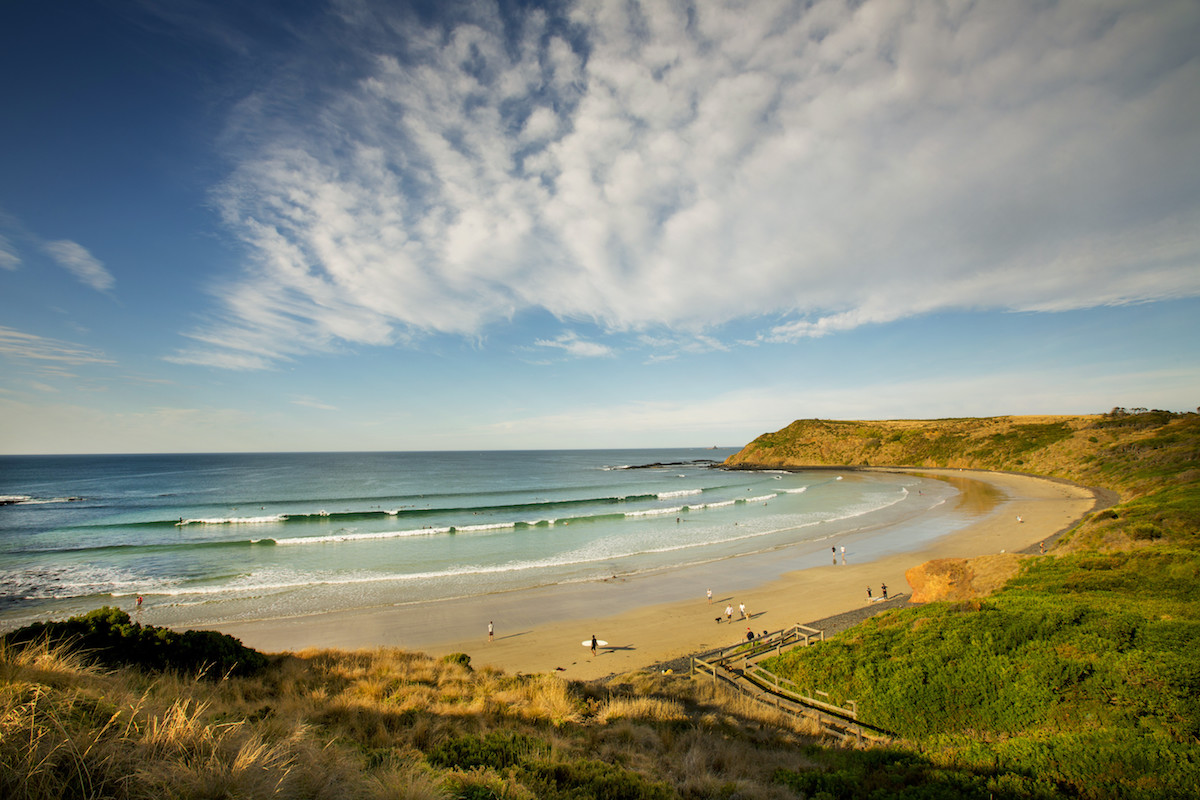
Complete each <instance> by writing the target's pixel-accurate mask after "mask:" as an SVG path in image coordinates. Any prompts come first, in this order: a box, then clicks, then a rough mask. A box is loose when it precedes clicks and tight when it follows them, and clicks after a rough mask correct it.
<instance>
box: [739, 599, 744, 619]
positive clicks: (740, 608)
mask: <svg viewBox="0 0 1200 800" xmlns="http://www.w3.org/2000/svg"><path fill="white" fill-rule="evenodd" d="M738 611H740V612H742V619H745V618H746V604H745V603H738Z"/></svg>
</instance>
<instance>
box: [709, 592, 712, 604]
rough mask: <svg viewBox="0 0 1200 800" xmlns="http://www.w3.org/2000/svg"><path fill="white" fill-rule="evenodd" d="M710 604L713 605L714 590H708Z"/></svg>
mask: <svg viewBox="0 0 1200 800" xmlns="http://www.w3.org/2000/svg"><path fill="white" fill-rule="evenodd" d="M708 604H709V605H710V606H711V605H712V589H709V590H708Z"/></svg>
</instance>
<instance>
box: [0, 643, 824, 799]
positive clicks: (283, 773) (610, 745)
mask: <svg viewBox="0 0 1200 800" xmlns="http://www.w3.org/2000/svg"><path fill="white" fill-rule="evenodd" d="M0 687H2V689H0V797H5V798H12V799H13V800H43V799H45V800H49V799H50V798H54V799H55V800H59V799H60V798H66V799H67V800H70V799H71V798H130V799H131V800H133V799H137V798H147V799H148V800H150V799H152V800H160V798H164V797H170V798H226V797H228V798H331V799H332V798H336V799H337V800H345V799H348V798H349V799H353V798H380V799H382V798H389V799H391V800H401V799H404V798H407V799H409V800H433V799H434V798H515V799H517V800H533V798H549V799H550V800H559V799H562V800H566V799H568V798H569V799H570V800H576V799H577V798H606V799H608V800H625V799H629V800H633V799H634V798H647V799H648V800H657V799H658V798H664V799H665V798H707V797H727V798H733V797H742V798H765V799H768V800H785V799H786V798H794V797H795V795H794V793H792V792H791V790H789V789H788V788H787V787H786V786H785V785H783V784H780V783H777V782H775V781H774V780H773V778H772V776H773V775H775V774H776V772H777V771H780V770H783V771H792V772H802V771H804V770H806V769H807V768H808V767H809V766H811V764H812V763H813V762H812V760H811V758H810V757H809V756H808V755H807V753H808V751H807V750H806V749H805V745H806V744H809V743H812V742H814V741H816V740H815V739H814V738H813V736H811V735H810V734H809V733H808V732H807V731H806V730H804V729H803V728H798V727H796V723H795V721H794V720H792V719H790V718H788V717H785V716H782V715H780V714H778V713H776V712H773V711H770V710H768V709H765V708H762V707H759V706H757V705H752V704H749V703H748V702H747V703H745V704H742V703H739V702H737V701H731V700H729V699H728V698H726V697H725V696H723V695H722V694H721V693H720V692H719V690H717V689H714V688H713V687H711V686H709V685H708V684H705V683H701V682H693V681H691V680H689V679H688V678H687V677H680V676H663V675H634V676H629V677H627V678H624V679H621V680H616V681H612V682H609V683H608V684H605V685H589V684H582V683H568V682H567V681H564V680H561V679H559V678H556V677H553V676H545V675H533V676H509V675H505V674H503V673H500V672H497V671H493V670H490V669H476V670H472V669H471V668H470V666H469V665H467V664H463V663H461V661H455V660H434V659H432V658H429V657H426V656H423V655H420V654H415V653H406V652H402V651H398V650H390V649H380V650H376V651H370V652H366V651H360V652H338V651H305V652H301V653H298V654H293V655H286V656H279V657H273V658H272V659H271V661H270V663H269V664H268V665H267V666H266V667H265V668H264V669H263V670H261V671H260V672H259V673H258V674H256V675H254V676H248V677H228V678H225V679H223V680H219V681H211V680H203V679H197V678H195V677H187V676H185V675H183V674H182V673H179V672H166V673H161V672H160V673H154V674H149V673H146V672H144V671H141V670H137V669H133V668H129V667H121V668H118V669H115V670H112V671H107V672H106V671H101V670H100V668H98V667H97V666H95V665H94V664H93V663H89V662H87V661H85V660H84V659H83V658H81V657H80V656H79V655H78V653H77V652H76V651H74V650H72V649H70V648H68V647H64V646H57V647H55V646H49V645H47V644H46V643H45V641H44V640H43V641H41V642H40V643H33V644H29V645H27V646H20V647H18V646H0Z"/></svg>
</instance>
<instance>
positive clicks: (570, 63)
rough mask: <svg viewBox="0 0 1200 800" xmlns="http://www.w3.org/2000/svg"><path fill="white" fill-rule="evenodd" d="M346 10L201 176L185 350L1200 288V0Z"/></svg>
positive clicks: (1058, 306)
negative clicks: (354, 73) (432, 18)
mask: <svg viewBox="0 0 1200 800" xmlns="http://www.w3.org/2000/svg"><path fill="white" fill-rule="evenodd" d="M352 7H353V8H357V9H359V11H364V10H366V9H370V10H372V11H374V12H375V13H373V14H371V13H355V14H352V13H350V12H349V11H348V10H347V9H350V8H352ZM343 11H344V12H345V13H344V15H343V17H342V22H343V24H345V25H347V26H349V29H348V30H345V31H342V32H341V35H340V36H339V37H338V41H350V42H357V43H360V49H358V50H355V51H346V52H340V53H339V55H340V56H343V57H344V60H345V61H346V63H353V64H357V65H359V66H361V74H362V77H361V78H359V79H357V80H356V81H355V82H354V83H352V84H350V85H338V84H334V83H332V82H331V81H332V80H333V79H332V78H329V77H328V75H330V74H334V72H333V71H329V70H325V71H322V67H323V65H322V64H318V63H305V62H304V61H303V58H302V57H300V56H298V57H297V60H296V61H295V62H294V63H293V64H292V65H291V66H292V67H293V68H294V70H293V71H294V72H295V73H298V74H303V75H305V76H311V77H312V81H311V82H309V81H295V82H294V84H300V85H303V86H304V87H305V94H304V96H303V97H301V96H300V94H299V93H297V92H296V91H295V90H293V89H289V88H288V87H289V85H290V84H288V83H287V82H285V81H283V80H278V81H275V82H272V83H270V84H269V85H264V87H263V89H262V96H261V97H252V98H248V100H247V102H246V103H244V104H243V106H242V108H243V111H242V114H243V116H241V117H239V118H238V119H237V120H235V121H234V124H233V125H232V126H231V127H232V128H233V129H234V130H235V131H240V132H241V138H238V136H237V135H235V136H234V137H233V140H234V141H235V142H238V143H239V144H238V145H237V149H236V151H235V154H234V155H235V158H236V160H237V167H236V169H234V170H233V172H232V173H231V175H230V176H229V179H228V181H227V182H225V184H223V185H222V186H221V187H220V189H219V190H218V191H217V193H216V200H217V203H218V206H219V208H220V210H221V213H222V215H223V218H224V220H225V223H226V224H227V225H228V227H229V229H230V230H231V231H232V232H233V233H234V234H235V235H236V236H237V237H238V238H239V239H240V240H241V241H242V242H243V243H244V244H245V245H246V247H247V249H248V252H249V253H250V260H249V262H248V263H247V265H246V271H245V274H244V275H242V276H241V277H239V278H237V279H235V280H232V281H231V282H230V283H228V284H227V285H226V286H224V287H223V288H222V289H221V291H220V295H219V296H220V299H221V302H222V303H223V313H222V314H220V315H219V316H218V318H217V319H216V320H215V321H214V322H213V323H212V324H210V325H208V326H206V327H204V328H202V329H198V330H196V331H193V335H194V336H195V338H197V339H198V340H199V342H200V346H199V348H198V349H196V350H195V351H193V352H192V353H191V354H179V355H178V356H177V360H180V359H182V360H188V361H190V362H192V363H201V362H203V363H210V364H223V363H227V364H233V365H241V368H247V369H249V368H257V367H260V366H265V365H266V364H269V363H270V362H271V361H273V360H274V359H278V358H287V357H290V356H295V355H297V354H300V353H303V352H306V351H311V350H329V349H332V348H336V347H337V346H339V344H340V343H345V342H349V343H364V344H371V345H388V344H393V343H396V342H401V341H406V340H410V339H412V338H414V337H419V336H422V335H425V334H427V333H448V334H454V335H464V336H472V335H477V334H478V333H479V332H481V331H482V330H484V329H486V328H487V327H488V326H489V325H493V324H496V323H498V322H501V321H504V320H508V319H511V318H513V317H514V316H515V315H516V314H517V313H520V312H522V311H527V310H531V309H545V310H547V311H549V312H550V313H551V314H553V315H555V316H557V317H558V318H560V319H578V320H588V321H592V322H595V323H597V324H599V325H600V326H601V327H603V328H606V329H608V330H610V331H622V330H634V331H645V330H662V329H673V330H675V331H679V332H683V333H686V334H691V335H695V334H703V333H704V332H705V331H709V332H711V331H714V330H715V329H716V328H717V327H719V326H721V325H723V324H725V323H728V322H730V321H733V320H739V319H746V318H755V317H767V318H769V319H768V321H767V322H765V323H764V326H765V327H766V328H767V330H765V331H764V332H763V333H762V335H761V337H760V338H761V339H764V340H770V341H793V340H796V339H798V338H804V337H812V336H819V335H829V334H834V333H837V332H839V331H845V330H849V329H852V328H854V327H857V326H860V325H863V324H881V323H886V322H890V321H894V320H898V319H902V318H905V317H909V316H913V315H918V314H924V313H928V312H932V311H937V310H946V309H1011V310H1038V311H1057V310H1065V309H1074V308H1086V307H1091V306H1096V305H1106V304H1107V305H1111V304H1121V303H1135V302H1145V301H1154V300H1162V299H1166V298H1174V297H1181V296H1196V295H1197V294H1200V268H1198V267H1200V194H1198V193H1197V191H1196V187H1197V186H1198V185H1200V160H1197V159H1196V158H1195V153H1196V151H1197V148H1198V147H1200V119H1198V118H1197V117H1196V115H1195V114H1194V113H1191V111H1192V110H1194V109H1195V108H1197V107H1200V58H1197V56H1196V54H1195V48H1194V42H1195V41H1196V40H1197V38H1200V6H1197V5H1196V4H1194V3H1187V2H1170V1H1169V0H1163V1H1162V2H1144V3H1138V4H1118V5H1112V4H1103V3H1095V4H1086V3H1071V4H1056V5H1050V6H1047V5H1045V4H1041V3H1032V2H1010V3H987V4H974V5H962V6H958V5H955V6H946V5H944V4H940V3H934V2H926V0H908V2H896V1H895V0H867V2H863V3H861V4H854V5H851V4H848V3H844V2H833V1H832V0H825V1H824V2H818V3H816V4H814V5H813V6H812V7H811V8H808V9H804V8H801V7H799V5H798V4H793V3H786V2H765V1H764V2H756V3H753V4H745V3H742V2H734V1H733V0H730V2H715V1H714V2H709V3H703V4H698V5H696V6H695V7H691V8H687V9H685V8H683V7H682V6H680V5H678V4H676V3H671V2H666V0H663V1H662V2H657V1H655V2H650V1H647V2H640V3H637V2H635V3H632V4H621V5H618V4H613V3H610V2H606V1H605V0H581V2H578V3H575V4H574V5H573V6H571V7H570V9H569V11H568V14H569V24H567V23H564V22H562V21H560V20H556V19H553V18H552V17H550V16H548V15H547V13H543V12H538V13H531V14H528V15H527V16H525V17H524V18H523V19H522V20H521V21H520V22H519V23H517V24H515V25H514V24H513V21H512V19H511V18H509V19H505V18H504V15H502V14H501V13H500V11H499V10H498V8H497V6H495V5H492V4H484V3H481V4H474V5H472V6H471V7H470V9H469V10H466V11H463V12H461V13H462V14H463V15H464V16H461V17H459V18H456V19H455V20H453V21H445V22H444V23H442V27H433V28H430V27H423V26H422V25H420V24H417V22H416V21H415V20H413V19H405V20H396V19H394V18H393V17H392V16H391V14H393V13H394V12H391V11H389V10H388V9H387V8H386V7H385V6H384V5H383V4H375V3H372V2H369V1H368V0H364V2H362V3H359V4H357V5H353V6H350V5H347V6H344V8H343ZM359 26H369V27H359ZM568 32H569V33H568ZM568 36H570V37H571V38H570V39H568V38H566V37H568ZM317 50H319V51H320V52H321V53H323V54H325V55H328V53H329V49H328V47H324V48H317ZM267 95H270V96H271V100H270V102H267V101H266V100H265V99H263V98H265V97H266V96H267ZM312 97H317V98H321V99H320V100H319V103H318V105H317V106H316V107H312V106H311V105H308V104H307V103H308V100H307V98H312ZM103 274H105V275H106V274H107V273H103ZM109 280H110V281H111V278H110V279H109ZM560 344H561V343H560ZM597 346H598V345H597Z"/></svg>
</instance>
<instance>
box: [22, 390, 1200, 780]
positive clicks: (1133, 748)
mask: <svg viewBox="0 0 1200 800" xmlns="http://www.w3.org/2000/svg"><path fill="white" fill-rule="evenodd" d="M1198 434H1200V417H1198V416H1197V415H1194V414H1192V415H1173V414H1165V413H1161V412H1144V413H1116V414H1111V415H1097V416H1089V417H1043V418H999V419H988V420H938V421H931V422H916V421H911V422H910V421H904V422H828V421H800V422H797V423H794V424H793V425H791V426H789V427H788V428H786V429H784V430H783V431H779V432H777V433H774V434H768V435H766V436H764V437H760V438H759V439H757V440H755V442H753V443H751V444H750V445H748V446H747V448H746V449H745V450H743V451H742V453H740V454H738V455H737V456H735V457H733V458H732V459H730V462H731V463H732V464H741V465H749V464H754V465H759V466H817V465H830V466H833V465H838V466H843V465H851V466H856V465H858V466H861V465H864V464H870V465H894V466H910V467H932V466H941V467H963V468H980V469H1001V470H1011V471H1020V472H1029V473H1034V474H1041V475H1046V476H1051V477H1058V478H1062V479H1067V480H1073V481H1076V482H1079V483H1083V484H1086V485H1090V486H1098V487H1104V488H1106V489H1109V490H1112V491H1114V492H1117V493H1119V495H1120V497H1121V499H1122V501H1123V502H1121V503H1120V504H1118V505H1115V506H1113V507H1111V508H1108V509H1106V510H1104V511H1101V512H1099V513H1097V514H1094V515H1093V516H1092V517H1091V518H1090V519H1088V520H1086V521H1085V522H1084V523H1083V524H1082V525H1080V526H1079V527H1078V528H1077V529H1076V530H1074V531H1072V532H1071V534H1070V535H1068V536H1067V537H1065V538H1064V539H1063V540H1062V541H1061V542H1060V543H1059V545H1058V546H1057V547H1056V548H1054V550H1053V551H1052V553H1051V554H1049V555H1047V556H1045V557H1039V556H1030V557H1027V558H1025V559H1024V560H1023V561H1022V563H1021V568H1020V572H1019V574H1018V576H1017V577H1016V578H1015V579H1013V580H1012V581H1011V582H1010V583H1009V584H1008V585H1007V586H1006V587H1005V588H1003V589H1001V590H1000V591H998V592H996V593H993V594H991V595H989V596H988V597H986V598H976V599H973V600H968V601H965V602H955V603H947V602H939V603H929V604H927V605H925V606H923V607H920V608H915V609H910V610H905V611H895V612H888V613H887V614H885V615H883V616H881V617H877V618H875V619H874V620H871V621H869V622H868V623H865V624H863V625H860V626H859V627H857V628H855V629H852V630H850V631H847V632H846V633H844V634H842V635H841V636H839V637H835V638H834V639H832V640H830V641H828V642H825V643H824V644H822V645H820V646H818V647H813V648H808V649H802V650H798V651H793V652H792V653H791V654H789V655H788V656H787V657H786V658H784V659H780V661H779V663H777V664H776V665H775V669H776V671H778V672H780V673H786V674H789V675H792V676H794V677H795V678H797V679H798V681H799V682H801V683H806V684H810V685H811V684H812V683H814V682H815V683H816V684H818V685H820V686H821V687H822V688H824V689H826V690H828V691H830V692H831V693H834V694H835V695H836V696H838V697H839V698H840V699H848V698H854V699H856V700H857V701H858V703H859V708H860V712H861V715H862V717H863V718H864V719H866V720H867V721H869V722H872V723H874V724H876V725H881V726H884V727H886V728H889V729H891V730H893V731H895V732H896V733H898V734H900V735H901V736H902V737H903V741H904V742H905V744H903V745H902V746H899V747H895V748H889V749H876V750H853V749H844V748H841V747H837V746H834V745H832V744H830V743H826V742H822V741H821V740H820V739H819V738H818V737H817V736H816V734H815V733H814V732H812V731H810V730H807V729H804V728H803V727H798V726H797V724H796V723H795V722H794V721H793V720H791V719H790V718H788V717H785V716H782V715H779V714H776V713H774V712H772V711H769V710H766V709H763V708H759V707H756V706H754V705H748V704H747V702H746V701H742V700H739V699H736V698H732V697H730V696H727V695H725V694H723V693H722V692H721V691H720V689H719V688H714V687H712V686H710V685H709V684H708V683H707V682H694V681H691V680H690V679H688V678H687V677H686V676H678V675H659V674H644V673H640V674H635V675H630V676H625V677H622V678H617V679H611V680H609V681H606V682H603V683H579V682H569V681H565V680H562V679H560V678H557V677H555V676H547V675H532V676H529V675H517V676H512V675H506V674H503V673H500V672H497V671H494V670H490V669H481V670H472V669H471V668H470V665H469V664H468V663H465V661H466V660H465V659H463V658H454V657H449V658H446V659H442V660H434V659H432V658H429V657H427V656H424V655H421V654H414V653H406V652H402V651H397V650H390V649H379V650H373V651H361V652H342V651H328V650H320V651H317V650H314V651H305V652H301V653H295V654H285V655H279V656H273V657H270V658H269V659H267V660H266V663H259V662H258V661H257V659H251V660H253V661H254V667H255V668H254V670H252V672H253V674H244V675H236V674H234V670H233V669H232V668H230V670H229V671H228V673H227V674H223V675H220V676H217V675H214V674H213V671H212V670H208V671H205V672H204V673H203V676H201V674H200V671H199V670H196V669H194V668H190V667H189V668H183V667H180V666H178V665H176V666H172V665H171V659H170V658H166V659H165V661H164V658H163V655H164V654H163V653H162V652H161V651H160V648H161V647H162V646H163V645H161V644H160V643H161V642H170V641H172V639H171V637H167V636H164V635H161V634H160V633H159V632H157V631H155V632H151V634H147V633H146V632H145V631H144V630H135V629H130V630H127V631H126V630H122V635H123V636H129V637H131V640H132V641H136V642H138V643H140V644H139V647H143V648H145V651H146V658H145V659H144V660H140V659H138V660H135V659H130V658H127V657H125V656H124V655H123V654H122V652H121V650H120V648H117V649H116V650H115V653H114V654H113V655H112V656H111V658H109V659H108V660H107V661H105V660H101V659H99V658H98V654H97V656H93V657H88V656H87V655H86V654H84V653H82V652H81V651H79V650H78V649H77V648H73V647H71V646H70V645H69V644H64V643H59V644H57V645H54V644H37V643H34V644H32V645H29V644H18V643H16V642H13V643H12V644H8V645H5V646H3V647H0V796H3V797H12V798H30V799H31V800H32V799H34V798H36V799H37V800H42V799H43V798H109V797H111V798H162V797H172V798H175V797H180V798H216V797H238V798H242V797H244V798H260V797H261V798H267V797H271V798H277V797H285V798H290V797H295V798H324V797H329V798H335V797H336V798H411V799H414V800H415V799H417V798H572V799H574V798H611V799H614V800H615V799H618V798H730V799H731V800H732V798H781V799H782V798H810V797H811V798H815V797H822V798H859V797H864V798H893V797H904V798H925V797H928V798H940V797H946V798H950V797H954V798H958V797H969V798H1024V797H1038V798H1040V797H1046V798H1049V797H1097V798H1099V797H1130V798H1140V797H1146V798H1167V797H1181V796H1198V795H1200V748H1198V747H1197V742H1198V736H1200V703H1198V701H1197V700H1196V698H1197V697H1200V666H1198V665H1200V650H1198V643H1200V601H1197V600H1194V599H1193V598H1192V594H1193V593H1194V591H1195V589H1196V586H1197V579H1198V578H1200V547H1198V546H1197V543H1198V541H1200V539H1198V531H1200V525H1198V524H1197V522H1198V521H1200V481H1198V480H1197V477H1198V476H1200V435H1198ZM106 618H111V621H112V622H113V623H114V624H115V625H117V626H118V627H120V626H122V625H125V623H124V622H123V621H122V620H120V619H117V618H115V617H113V615H107V616H106V615H98V616H97V618H96V619H97V620H103V619H106ZM193 644H194V643H191V642H189V641H188V640H182V639H181V640H179V646H180V647H181V648H184V649H185V651H187V648H192V647H193ZM226 645H227V643H225V642H216V641H215V640H214V641H213V642H210V643H207V645H206V646H214V647H217V646H219V647H218V649H219V650H220V651H221V652H233V657H234V660H235V661H236V662H237V663H238V664H243V663H248V662H247V658H246V656H245V654H243V653H241V652H240V651H230V650H229V649H228V648H227V647H226ZM191 652H194V648H193V650H192V651H191ZM138 664H142V666H138ZM164 665H165V666H166V669H164V668H163V667H164ZM146 666H149V667H152V668H151V669H146V668H145V667H146ZM817 676H819V680H816V681H812V680H807V678H814V677H817Z"/></svg>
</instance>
